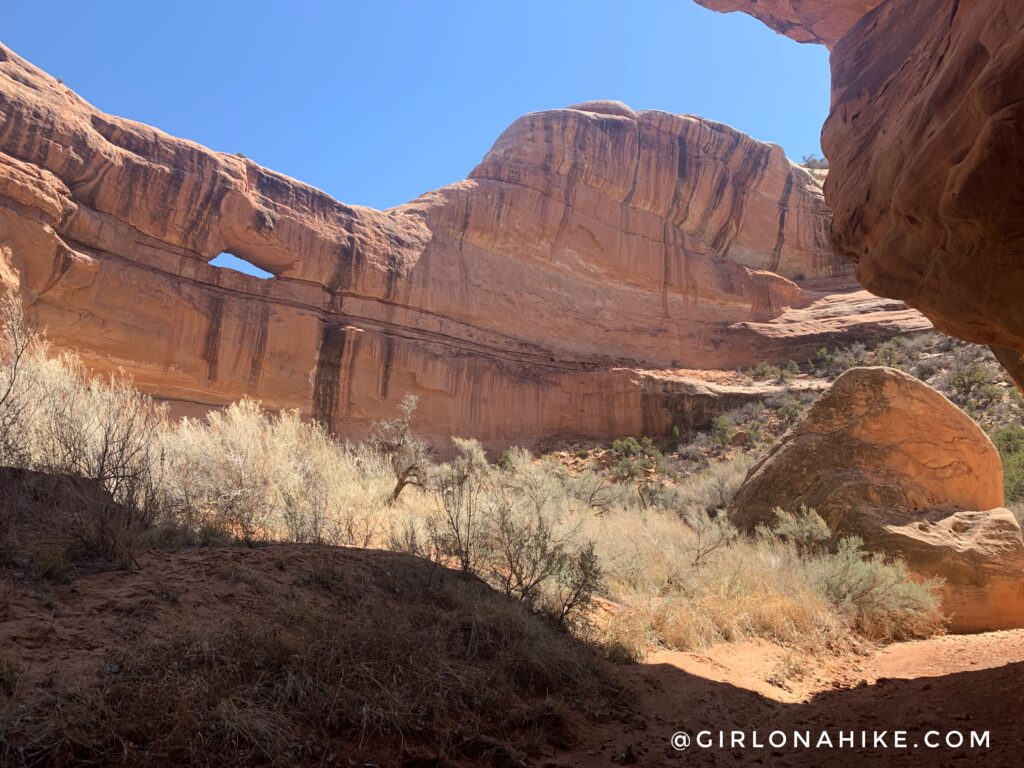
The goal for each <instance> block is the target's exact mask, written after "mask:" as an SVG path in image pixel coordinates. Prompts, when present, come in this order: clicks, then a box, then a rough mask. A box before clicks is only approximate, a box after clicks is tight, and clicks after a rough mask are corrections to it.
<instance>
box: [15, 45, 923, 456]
mask: <svg viewBox="0 0 1024 768" xmlns="http://www.w3.org/2000/svg"><path fill="white" fill-rule="evenodd" d="M0 59H2V60H0V278H2V280H3V281H4V282H5V283H6V284H8V285H13V286H16V287H17V289H18V290H19V291H20V292H21V294H22V296H23V297H24V299H25V301H26V303H27V304H28V305H29V306H30V307H31V309H32V310H33V311H34V312H35V313H37V314H38V316H39V319H40V321H41V323H42V324H43V325H45V326H46V327H47V329H48V334H49V338H50V339H51V341H53V342H54V343H55V344H57V345H58V346H60V347H66V348H75V349H77V350H78V351H79V352H80V353H81V355H82V356H83V358H84V359H85V361H86V363H87V364H88V365H89V366H91V367H92V368H94V369H97V370H101V371H102V370H111V369H114V368H118V367H123V368H124V369H125V370H126V371H128V372H129V373H130V374H132V375H133V376H134V378H135V380H136V382H137V383H138V384H139V385H140V386H141V387H142V388H144V389H145V390H147V391H149V392H152V393H154V394H156V395H157V396H159V397H161V398H165V399H167V400H169V401H171V402H173V403H175V404H176V407H177V408H178V409H179V410H180V411H185V412H190V411H193V412H198V411H201V410H205V409H206V408H209V407H211V406H215V405H220V404H224V403H227V402H230V401H232V400H234V399H237V398H239V397H241V396H242V395H245V394H248V395H251V396H254V397H256V398H259V399H260V400H262V401H263V402H264V404H265V405H267V406H269V407H272V408H298V409H300V410H301V411H303V412H304V413H306V414H308V415H310V416H314V417H317V418H319V419H322V420H323V421H325V422H327V423H328V424H330V425H331V426H332V428H333V429H334V430H335V431H336V432H338V433H340V434H344V435H346V436H353V437H358V436H360V435H361V434H362V433H363V432H364V431H365V429H366V427H367V425H368V424H369V423H370V422H371V421H373V420H376V419H380V418H386V417H390V416H391V415H392V414H393V413H394V410H395V404H396V403H397V401H398V400H399V399H400V398H401V397H402V396H403V395H404V394H405V393H406V392H412V393H415V394H418V395H420V396H421V407H420V415H419V424H418V427H419V429H420V431H422V432H423V433H424V434H426V435H427V436H428V437H432V438H439V439H440V438H444V439H447V437H448V436H449V435H451V434H462V435H469V436H474V437H477V438H480V439H481V440H483V441H484V442H485V443H487V444H488V445H491V446H494V447H500V446H501V445H507V444H509V443H525V444H529V443H532V442H533V441H535V440H537V439H540V438H545V437H552V436H555V435H560V434H566V435H569V434H583V435H588V436H595V437H605V436H612V435H623V434H641V433H647V434H657V433H667V432H669V431H670V430H671V429H672V427H673V426H674V425H677V424H678V426H680V427H681V428H683V429H687V428H692V427H699V426H704V425H706V423H707V421H708V420H709V419H710V418H711V417H713V415H714V413H715V412H716V409H717V408H719V407H721V406H722V405H723V404H725V403H728V402H730V400H729V398H728V397H725V398H722V397H718V395H717V394H716V395H715V396H714V397H711V398H710V399H709V396H708V394H707V391H706V388H701V387H700V386H699V385H696V384H695V385H691V384H685V385H684V384H680V383H679V381H678V380H676V379H674V378H669V379H666V380H664V381H661V382H660V383H658V384H657V385H656V386H655V385H652V381H653V380H654V379H655V378H657V375H656V374H654V373H652V372H653V371H656V370H661V369H666V368H682V367H687V368H715V367H729V368H732V367H736V366H744V365H755V364H757V363H758V362H761V361H762V360H763V359H765V358H768V359H774V360H784V359H788V358H797V359H799V358H800V357H806V356H807V355H809V354H811V353H813V352H814V351H815V350H816V349H817V348H818V347H819V346H821V344H822V342H823V341H824V342H827V343H835V344H841V343H850V342H852V341H855V340H859V339H864V338H877V337H880V336H883V337H884V336H885V335H891V334H893V333H896V332H907V331H912V330H917V329H922V328H925V327H927V323H926V321H924V320H923V318H921V316H920V315H918V314H917V313H915V312H913V311H911V310H908V309H907V308H906V307H904V306H901V305H899V304H898V303H893V302H888V303H886V302H881V303H879V302H876V301H875V300H873V299H870V298H868V297H866V296H865V295H864V294H857V293H855V292H850V291H849V289H848V286H849V285H850V282H851V278H850V275H849V273H850V270H851V267H850V265H849V264H848V263H847V262H845V261H844V260H843V259H841V258H839V257H837V256H836V255H835V254H834V253H833V252H832V250H831V248H830V246H829V245H828V229H829V220H830V213H829V211H828V209H827V208H826V207H825V205H824V202H823V198H822V192H821V187H820V184H819V182H818V181H817V180H816V179H815V178H814V177H813V176H811V175H810V174H808V172H807V171H806V170H804V169H802V168H800V167H797V166H795V165H793V164H792V163H790V162H789V161H788V160H787V159H786V158H785V156H784V155H783V152H782V150H781V149H780V148H779V147H776V146H772V145H768V144H763V143H760V142H757V141H755V140H753V139H751V138H750V137H748V136H745V135H744V134H741V133H739V132H737V131H735V130H733V129H731V128H729V127H727V126H724V125H720V124H717V123H713V122H710V121H707V120H702V119H700V118H696V117H691V116H685V115H683V116H680V115H670V114H666V113H662V112H633V111H632V110H631V109H629V107H627V106H625V105H623V104H619V103H615V102H592V103H588V104H581V105H576V106H574V107H572V108H569V109H564V110H555V111H550V112H541V113H535V114H530V115H527V116H525V117H523V118H521V119H520V120H517V121H516V122H515V123H514V124H513V125H512V126H511V127H510V128H509V129H508V130H507V131H506V132H505V133H504V134H503V135H502V136H501V137H500V138H499V139H498V140H497V142H496V143H495V145H494V147H493V149H492V150H491V151H490V152H489V153H488V154H487V156H486V157H485V158H484V159H483V161H482V162H481V163H480V165H479V166H477V168H476V169H474V170H473V172H472V173H471V174H470V178H469V179H467V180H465V181H461V182H458V183H455V184H452V185H450V186H448V187H444V188H443V189H439V190H436V191H433V192H429V193H427V194H425V195H423V196H422V197H420V198H419V199H417V200H414V201H412V202H410V203H408V204H406V205H403V206H399V207H397V208H394V209H391V210H388V211H377V210H373V209H369V208H363V207H359V206H351V205H345V204H343V203H340V202H338V201H336V200H334V199H333V198H331V197H329V196H328V195H326V194H324V193H323V192H320V191H319V190H316V189H313V188H312V187H309V186H307V185H304V184H302V183H300V182H298V181H295V180H293V179H290V178H288V177H286V176H283V175H281V174H278V173H275V172H273V171H270V170H267V169H265V168H262V167H260V166H258V165H256V164H255V163H253V162H252V161H250V160H247V159H245V158H240V157H235V156H231V155H225V154H221V153H216V152H213V151H210V150H208V149H206V148H204V147H202V146H199V145H198V144H195V143H193V142H189V141H184V140H181V139H176V138H174V137H171V136H168V135H166V134H164V133H161V132H160V131H158V130H156V129H153V128H150V127H148V126H145V125H141V124H139V123H134V122H131V121H129V120H124V119H121V118H117V117H112V116H109V115H105V114H103V113H101V112H99V111H98V110H96V109H95V108H93V107H92V106H91V105H89V104H87V103H86V102H84V101H83V100H82V99H80V98H79V97H78V96H76V95H75V94H74V93H72V92H71V91H70V90H69V89H68V88H66V87H65V86H64V85H62V84H61V83H59V82H57V81H56V80H54V79H53V78H51V77H49V76H48V75H46V74H45V73H43V72H41V71H39V70H38V69H36V68H34V67H33V66H32V65H30V64H28V63H27V62H25V61H24V60H22V59H20V58H18V57H17V56H15V55H14V54H13V53H10V52H4V53H3V56H2V57H0ZM221 252H230V253H232V254H234V255H236V256H238V257H241V258H244V259H246V260H248V261H250V262H251V263H253V264H255V265H256V266H258V267H261V268H263V269H265V270H267V271H269V272H271V273H272V274H273V275H274V279H270V280H260V279H257V278H254V277H250V276H247V275H243V274H240V273H236V272H233V271H230V270H224V269H218V268H215V267H211V266H209V264H208V262H210V261H211V260H212V259H214V258H215V257H216V256H217V255H218V254H220V253H221ZM794 280H796V281H802V282H804V284H805V285H806V286H807V288H803V287H801V286H800V285H798V284H797V282H794ZM837 286H838V287H837ZM844 306H845V307H847V308H848V309H847V310H846V311H844ZM652 393H654V394H653V395H652ZM708 414H710V416H709V415H708ZM680 419H681V420H682V421H681V422H680V421H679V420H680Z"/></svg>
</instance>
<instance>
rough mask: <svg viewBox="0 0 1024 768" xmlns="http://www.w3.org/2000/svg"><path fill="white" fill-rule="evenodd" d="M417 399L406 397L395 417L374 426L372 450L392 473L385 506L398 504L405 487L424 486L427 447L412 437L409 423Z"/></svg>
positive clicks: (413, 396) (414, 411)
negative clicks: (381, 454) (374, 448)
mask: <svg viewBox="0 0 1024 768" xmlns="http://www.w3.org/2000/svg"><path fill="white" fill-rule="evenodd" d="M418 404H419V398H417V397H416V395H409V394H407V395H406V396H405V397H403V398H402V402H401V403H400V404H399V406H398V411H399V417H398V418H397V419H392V420H391V421H380V422H377V423H376V424H374V426H373V433H372V437H371V441H372V443H373V445H374V447H376V448H377V450H379V451H380V452H381V453H383V454H384V455H385V456H387V457H388V461H389V462H390V463H391V469H392V470H393V471H394V473H395V489H394V490H393V491H392V492H391V495H390V496H389V497H388V504H394V503H395V502H396V501H398V496H399V494H401V493H402V490H403V489H404V488H405V487H406V486H407V485H415V486H419V487H420V488H422V487H423V485H424V483H425V482H426V473H427V468H428V460H427V446H426V444H424V442H423V441H422V440H420V439H419V438H417V437H416V436H415V435H414V434H413V433H412V420H413V416H415V414H416V406H417V405H418Z"/></svg>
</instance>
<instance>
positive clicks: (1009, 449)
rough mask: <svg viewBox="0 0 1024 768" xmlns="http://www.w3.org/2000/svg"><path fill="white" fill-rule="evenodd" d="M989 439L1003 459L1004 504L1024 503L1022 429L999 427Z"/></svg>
mask: <svg viewBox="0 0 1024 768" xmlns="http://www.w3.org/2000/svg"><path fill="white" fill-rule="evenodd" d="M991 437H992V442H993V443H994V444H995V446H996V449H997V450H998V451H999V455H1000V456H1001V457H1002V459H1003V487H1004V489H1005V491H1006V502H1007V503H1008V504H1013V503H1016V502H1019V501H1024V427H1019V426H1017V425H1011V426H1007V427H1000V428H999V429H996V430H994V431H993V432H992V435H991Z"/></svg>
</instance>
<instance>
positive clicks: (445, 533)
mask: <svg viewBox="0 0 1024 768" xmlns="http://www.w3.org/2000/svg"><path fill="white" fill-rule="evenodd" d="M452 439H453V441H454V442H455V448H456V450H457V451H458V455H457V456H456V457H455V458H454V459H452V460H451V461H450V462H448V463H447V464H442V465H441V466H440V467H438V469H437V472H436V474H435V478H434V483H433V484H432V485H433V486H434V487H435V490H436V493H437V496H438V498H439V499H440V502H441V510H442V513H443V514H442V520H441V524H440V526H436V525H435V526H433V527H432V529H431V531H430V536H431V539H432V542H433V544H434V548H435V549H436V551H438V552H439V553H441V554H443V555H448V556H450V557H454V558H455V559H456V560H458V562H459V567H460V568H461V569H462V571H463V572H464V573H467V574H476V573H477V572H478V571H477V565H478V564H479V561H480V558H481V556H482V552H481V548H482V544H483V542H482V539H483V536H482V527H483V524H484V520H483V516H484V484H485V483H486V481H487V477H488V475H489V474H490V471H491V470H490V466H489V465H488V463H487V457H486V456H485V455H484V451H483V448H481V447H480V443H478V442H477V441H476V440H463V439H461V438H458V437H456V438H452Z"/></svg>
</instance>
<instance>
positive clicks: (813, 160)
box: [800, 154, 828, 170]
mask: <svg viewBox="0 0 1024 768" xmlns="http://www.w3.org/2000/svg"><path fill="white" fill-rule="evenodd" d="M800 165H802V166H803V167H804V168H814V169H821V170H827V169H828V160H826V159H825V158H823V157H818V156H817V155H815V154H810V155H804V156H803V159H802V160H801V161H800Z"/></svg>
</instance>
